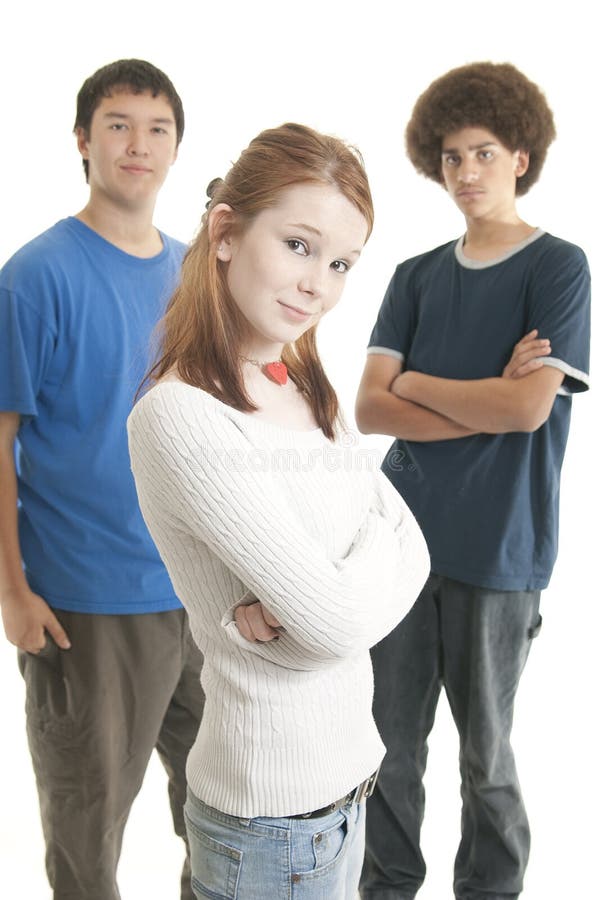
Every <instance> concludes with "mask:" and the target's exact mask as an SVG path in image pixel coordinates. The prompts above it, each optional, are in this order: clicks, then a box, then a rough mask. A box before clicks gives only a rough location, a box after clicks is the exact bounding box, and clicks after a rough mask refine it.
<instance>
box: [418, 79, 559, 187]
mask: <svg viewBox="0 0 602 900" xmlns="http://www.w3.org/2000/svg"><path fill="white" fill-rule="evenodd" d="M468 127H477V128H486V129H487V130H488V131H490V132H491V133H492V134H494V135H495V136H496V137H497V139H498V140H499V141H500V142H501V143H502V144H503V145H504V146H505V147H506V148H507V149H508V150H511V151H512V152H514V151H515V150H525V151H528V153H529V167H528V169H527V171H526V172H525V174H524V175H522V176H521V177H520V178H518V179H517V182H516V193H517V195H521V194H526V193H527V191H528V190H529V189H530V187H531V186H532V185H533V184H535V182H536V181H537V179H538V178H539V175H540V172H541V169H542V167H543V164H544V161H545V158H546V153H547V151H548V147H549V146H550V144H551V143H552V141H553V140H554V138H555V137H556V129H555V128H554V117H553V115H552V111H551V110H550V107H549V106H548V104H547V101H546V98H545V97H544V95H543V93H542V92H541V91H540V89H539V88H538V87H537V85H536V84H534V83H533V82H532V81H529V80H528V78H526V77H525V75H523V73H522V72H519V70H518V69H517V68H515V67H514V66H513V65H511V64H510V63H492V62H477V63H471V64H470V65H466V66H460V67H459V68H457V69H452V70H451V71H450V72H447V73H446V74H445V75H442V76H441V77H440V78H437V79H436V80H435V81H433V83H432V84H431V85H430V86H429V87H428V88H427V89H426V91H425V92H424V93H423V94H421V96H420V97H419V98H418V100H417V101H416V105H415V106H414V110H413V112H412V117H411V119H410V121H409V123H408V126H407V129H406V150H407V154H408V156H409V158H410V160H411V162H412V164H413V165H414V167H415V168H416V169H417V170H418V172H420V173H422V174H423V175H426V177H427V178H431V179H432V180H433V181H436V182H438V183H439V184H443V175H442V172H441V147H442V142H443V138H444V137H445V135H446V134H451V133H452V132H454V131H459V130H460V129H462V128H468Z"/></svg>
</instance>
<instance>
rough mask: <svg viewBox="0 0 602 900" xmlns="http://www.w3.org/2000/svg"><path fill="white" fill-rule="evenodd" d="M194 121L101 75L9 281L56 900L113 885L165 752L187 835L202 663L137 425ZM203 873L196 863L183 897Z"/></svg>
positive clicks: (35, 754) (152, 91) (7, 545)
mask: <svg viewBox="0 0 602 900" xmlns="http://www.w3.org/2000/svg"><path fill="white" fill-rule="evenodd" d="M183 130H184V114H183V110H182V104H181V101H180V98H179V96H178V94H177V93H176V91H175V88H174V87H173V85H172V83H171V81H170V80H169V79H168V78H167V76H166V75H165V74H164V73H163V72H161V71H159V70H158V69H156V68H155V67H154V66H152V65H151V64H150V63H148V62H145V61H142V60H119V61H118V62H114V63H111V64H109V65H107V66H105V67H103V68H102V69H99V70H98V71H97V72H95V73H94V75H92V76H91V77H90V78H88V79H87V80H86V81H85V82H84V84H83V86H82V88H81V90H80V92H79V94H78V98H77V116H76V120H75V134H76V137H77V145H78V148H79V151H80V153H81V156H82V159H83V165H84V171H85V174H86V179H87V181H88V184H89V188H90V193H89V199H88V202H87V204H86V206H85V207H84V209H82V210H81V212H79V213H78V214H77V215H75V216H71V217H68V218H66V219H63V220H61V221H59V222H58V223H57V224H56V225H54V226H53V227H52V228H50V229H49V230H48V231H46V232H44V233H43V234H41V235H40V236H39V237H37V238H35V239H34V240H33V241H31V242H30V243H28V244H27V245H26V246H24V247H23V248H22V249H21V250H19V251H18V253H16V254H15V256H14V257H13V258H12V259H11V260H9V262H7V263H6V265H5V267H4V268H3V269H2V272H1V274H0V336H1V337H0V341H1V344H0V409H1V410H2V412H0V497H1V500H0V600H1V603H2V616H3V620H4V627H5V630H6V635H7V637H8V639H9V640H10V641H11V642H12V643H13V644H15V645H16V646H17V647H18V648H19V650H20V654H19V662H20V667H21V671H22V673H23V676H24V678H25V684H26V691H27V702H26V711H27V732H28V739H29V746H30V749H31V754H32V760H33V765H34V769H35V773H36V779H37V784H38V791H39V796H40V807H41V813H42V825H43V830H44V837H45V841H46V865H47V872H48V878H49V880H50V883H51V885H52V888H53V891H54V898H55V900H75V898H77V900H117V898H118V897H119V891H118V888H117V883H116V875H115V873H116V868H117V863H118V859H119V853H120V848H121V840H122V836H123V830H124V827H125V823H126V820H127V817H128V813H129V810H130V807H131V805H132V802H133V800H134V798H135V796H136V794H137V792H138V790H139V788H140V785H141V783H142V779H143V776H144V772H145V769H146V766H147V763H148V760H149V757H150V755H151V752H152V750H153V748H154V747H156V749H157V750H158V752H159V755H160V757H161V759H162V762H163V763H164V765H165V768H166V770H167V773H168V776H169V793H170V800H171V805H172V812H173V818H174V824H175V829H176V832H177V833H178V834H180V835H181V836H182V837H183V838H185V827H184V821H183V812H182V807H183V803H184V799H185V772H184V766H185V759H186V755H187V753H188V750H189V749H190V746H191V744H192V741H193V739H194V736H195V734H196V731H197V729H198V725H199V721H200V718H201V712H202V705H203V697H202V691H201V688H200V684H199V672H200V667H201V656H200V654H199V652H198V649H197V648H196V646H195V645H194V643H193V641H192V639H191V637H190V634H189V629H188V625H187V619H186V616H185V613H184V610H183V609H182V607H181V604H180V603H179V601H178V600H177V598H176V596H175V594H174V592H173V588H172V587H171V584H170V581H169V578H168V575H167V573H166V571H165V568H164V567H163V564H162V562H161V560H160V557H159V555H158V553H157V551H156V549H155V547H154V544H153V542H152V540H151V538H150V535H149V534H148V531H147V529H146V526H145V525H144V522H143V519H142V516H141V514H140V510H139V508H138V503H137V498H136V492H135V487H134V482H133V478H132V475H131V472H130V469H129V459H128V451H127V434H126V418H127V415H128V413H129V411H130V410H131V406H132V403H133V398H134V394H135V391H136V387H137V384H138V382H139V380H140V378H141V377H142V375H143V373H144V371H145V368H146V366H147V365H148V357H147V351H146V348H147V346H148V342H149V338H150V333H151V331H152V329H153V327H154V325H155V324H156V322H157V320H158V319H159V317H160V316H161V315H162V314H163V312H164V310H165V303H166V301H167V299H168V297H169V295H170V293H171V292H172V291H173V289H174V287H175V284H176V283H177V279H178V276H179V270H180V266H181V260H182V256H183V253H184V250H185V248H184V246H183V245H182V244H180V243H179V242H178V241H175V240H173V239H172V238H170V237H168V236H167V235H165V234H162V233H161V232H159V231H158V230H157V229H156V228H155V227H154V225H153V221H152V220H153V210H154V206H155V201H156V198H157V194H158V192H159V189H160V188H161V185H162V184H163V182H164V180H165V178H166V176H167V173H168V172H169V169H170V166H171V165H172V163H173V162H174V160H175V158H176V154H177V148H178V145H179V143H180V140H181V138H182V133H183ZM15 445H16V449H17V456H18V474H17V472H16V471H15V454H14V449H15ZM17 499H18V500H19V503H20V506H19V510H18V517H17ZM189 881H190V878H189V873H188V866H187V865H186V866H185V871H184V873H183V881H182V897H183V898H191V897H192V894H191V889H190V884H189Z"/></svg>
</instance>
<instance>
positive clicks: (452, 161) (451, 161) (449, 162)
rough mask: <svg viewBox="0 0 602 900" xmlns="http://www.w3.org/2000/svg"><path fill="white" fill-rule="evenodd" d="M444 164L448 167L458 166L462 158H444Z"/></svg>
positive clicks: (452, 156) (453, 156)
mask: <svg viewBox="0 0 602 900" xmlns="http://www.w3.org/2000/svg"><path fill="white" fill-rule="evenodd" d="M443 162H444V163H445V165H446V166H457V165H458V164H459V162H460V158H459V157H458V156H455V155H451V156H444V157H443Z"/></svg>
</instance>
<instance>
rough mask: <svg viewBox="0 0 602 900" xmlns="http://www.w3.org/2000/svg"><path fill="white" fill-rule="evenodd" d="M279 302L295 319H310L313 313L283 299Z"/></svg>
mask: <svg viewBox="0 0 602 900" xmlns="http://www.w3.org/2000/svg"><path fill="white" fill-rule="evenodd" d="M278 303H279V304H280V306H281V307H282V308H283V309H284V310H285V311H286V312H287V314H288V315H290V316H291V317H293V318H295V319H303V320H305V319H310V318H311V316H312V313H310V312H308V311H307V310H305V309H300V308H299V307H298V306H291V305H290V304H288V303H283V302H282V300H279V301H278Z"/></svg>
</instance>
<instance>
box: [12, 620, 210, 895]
mask: <svg viewBox="0 0 602 900" xmlns="http://www.w3.org/2000/svg"><path fill="white" fill-rule="evenodd" d="M55 612H56V615H57V618H58V619H59V620H60V622H61V624H62V625H63V626H64V628H65V630H66V631H67V634H68V635H69V638H70V640H71V645H72V646H71V649H70V650H59V648H58V647H57V646H56V644H54V643H53V641H52V640H51V639H50V638H49V639H48V640H47V643H46V647H45V648H44V650H43V651H42V652H41V653H40V654H39V655H32V654H28V653H20V654H19V666H20V669H21V672H22V674H23V677H24V679H25V683H26V713H27V736H28V739H29V747H30V750H31V756H32V761H33V767H34V770H35V774H36V780H37V785H38V793H39V798H40V808H41V814H42V827H43V831H44V838H45V841H46V870H47V873H48V879H49V881H50V884H51V886H52V888H53V891H54V893H53V896H54V898H55V900H119V890H118V888H117V882H116V869H117V863H118V860H119V853H120V850H121V842H122V838H123V831H124V828H125V824H126V821H127V817H128V814H129V811H130V808H131V805H132V803H133V801H134V798H135V797H136V794H137V793H138V791H139V789H140V786H141V784H142V779H143V777H144V772H145V770H146V766H147V764H148V760H149V758H150V755H151V753H152V751H153V748H155V747H156V749H157V751H158V753H159V756H160V758H161V761H162V762H163V765H164V767H165V769H166V771H167V775H168V781H169V798H170V803H171V810H172V815H173V820H174V827H175V831H176V833H177V834H178V835H180V836H181V837H182V838H183V839H184V841H186V829H185V824H184V814H183V807H184V802H185V799H186V777H185V771H184V768H185V763H186V757H187V755H188V751H189V749H190V747H191V745H192V743H193V741H194V739H195V737H196V733H197V731H198V727H199V723H200V720H201V715H202V711H203V701H204V697H203V692H202V689H201V685H200V683H199V674H200V670H201V665H202V656H201V653H200V651H199V650H198V648H197V647H196V646H195V644H194V642H193V640H192V637H191V636H190V631H189V628H188V620H187V618H186V614H185V613H184V611H183V610H181V609H177V610H172V611H170V612H163V613H148V614H145V615H125V616H102V615H86V614H82V613H69V612H64V611H62V610H55ZM181 890H182V893H181V896H182V900H192V898H193V894H192V889H191V886H190V866H189V862H188V853H187V858H186V862H185V864H184V871H183V874H182V886H181Z"/></svg>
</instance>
